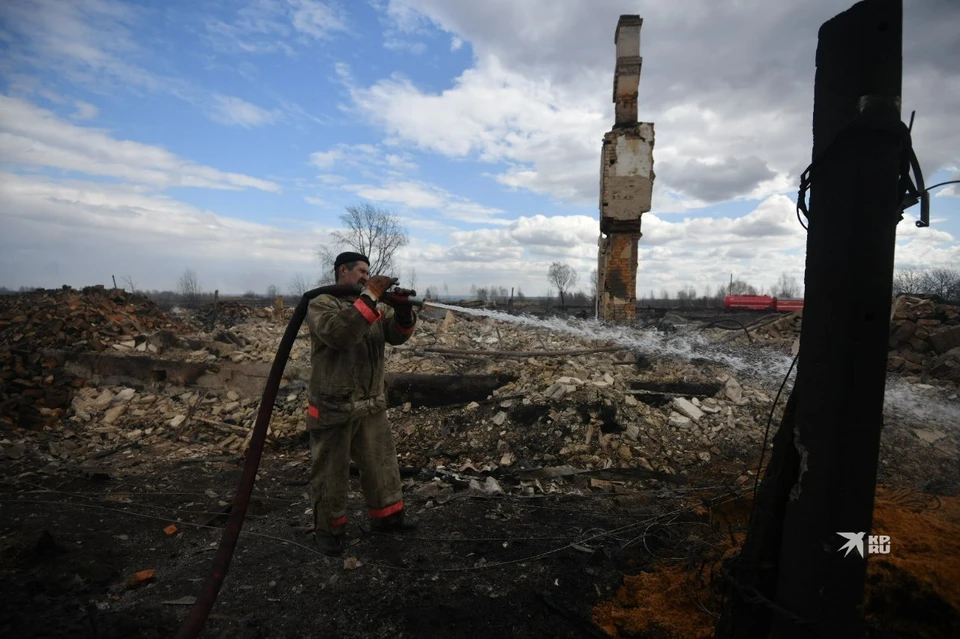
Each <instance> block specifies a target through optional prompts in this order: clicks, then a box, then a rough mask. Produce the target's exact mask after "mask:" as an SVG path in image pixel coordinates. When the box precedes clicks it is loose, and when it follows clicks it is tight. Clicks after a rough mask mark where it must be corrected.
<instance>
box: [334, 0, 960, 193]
mask: <svg viewBox="0 0 960 639" xmlns="http://www.w3.org/2000/svg"><path fill="white" fill-rule="evenodd" d="M958 9H960V7H953V6H952V5H951V6H950V7H948V6H947V5H946V4H944V3H936V4H935V5H928V4H922V3H912V4H911V5H910V7H909V10H907V11H905V12H904V14H905V15H904V17H905V25H904V72H905V75H904V113H909V110H910V109H913V108H916V109H917V111H918V114H919V115H920V117H919V118H918V123H917V126H916V127H915V129H914V131H915V133H914V140H915V146H916V148H917V152H918V154H919V156H920V157H921V161H922V162H923V163H924V167H925V168H926V169H927V170H928V172H931V171H935V170H937V169H939V168H943V167H944V166H946V165H949V164H953V165H956V164H957V161H958V156H957V149H960V128H958V127H955V126H953V125H952V120H953V114H955V113H956V112H957V111H958V110H960V68H958V67H956V65H951V64H950V63H948V62H947V60H949V59H953V58H954V57H956V55H953V53H957V54H960V50H958V49H957V47H956V39H955V37H954V35H953V34H954V33H955V31H956V27H957V25H958V24H960V11H958ZM838 10H839V9H838V8H837V7H836V6H835V4H834V3H832V2H829V1H828V0H821V1H820V2H808V3H799V4H798V3H769V2H760V1H759V0H750V1H747V2H744V3H739V4H737V5H736V6H734V7H731V6H727V5H725V4H723V3H716V2H711V1H708V0H686V1H684V2H673V3H653V4H650V5H649V6H647V5H645V6H644V8H643V16H642V17H643V18H644V26H643V31H642V50H641V55H642V56H643V59H644V64H643V71H642V77H641V81H640V97H639V111H640V118H641V119H642V120H646V121H652V122H654V123H655V125H656V127H657V143H656V146H655V147H654V156H655V159H656V162H657V164H656V166H655V171H656V174H657V183H656V186H655V188H656V189H657V191H656V194H657V195H658V196H659V197H664V195H665V194H666V197H667V198H668V199H667V202H666V205H665V206H662V205H661V204H660V203H659V202H658V201H657V200H656V199H655V201H654V207H658V209H659V210H673V211H682V210H685V209H689V208H693V207H696V206H698V205H702V204H704V203H710V202H720V201H726V200H730V199H762V198H764V197H767V196H768V195H771V194H774V193H784V192H789V191H792V190H793V189H795V188H796V187H795V182H796V179H797V177H798V175H799V172H800V171H801V170H802V169H803V168H804V166H806V164H807V163H808V162H809V157H810V146H811V134H810V118H811V110H812V106H813V100H812V96H813V78H814V71H815V67H814V62H815V51H816V46H817V39H816V34H817V30H818V28H819V26H820V24H821V23H822V22H824V21H825V20H827V19H829V18H831V17H832V16H833V15H835V14H836V13H837V11H838ZM635 11H636V7H635V6H634V3H632V2H610V3H601V4H597V3H595V2H592V1H590V0H571V1H570V2H566V3H564V10H563V11H562V12H558V11H556V10H555V7H554V3H552V2H550V1H549V0H530V1H528V2H522V3H521V2H513V1H512V0H490V1H489V2H470V3H454V2H447V1H445V0H417V2H413V1H412V0H390V2H389V5H388V6H387V7H386V16H387V18H388V19H390V20H392V21H393V22H394V24H395V26H396V28H398V29H400V30H406V31H417V30H422V29H423V28H424V25H434V26H435V27H438V28H440V29H442V30H444V31H446V32H448V33H449V34H450V35H451V37H452V38H455V39H459V40H463V41H468V42H470V43H471V46H472V47H473V51H474V52H475V55H476V58H475V64H474V66H473V67H472V68H469V69H467V70H466V71H464V72H463V73H462V74H461V75H460V76H459V77H458V78H456V79H455V80H454V81H453V86H452V87H450V88H448V89H446V90H443V91H427V90H425V89H422V88H420V87H418V86H416V85H414V84H413V83H412V82H411V81H409V80H406V79H404V78H402V77H399V76H393V77H391V78H388V79H383V80H380V81H377V82H374V83H373V84H372V85H370V86H366V87H353V97H354V100H355V103H356V105H357V106H358V107H359V108H360V109H361V110H362V111H363V113H365V114H366V116H367V117H368V119H370V120H371V121H373V122H376V123H378V124H379V125H381V126H382V127H383V128H384V130H385V131H386V134H387V136H388V139H392V140H399V141H403V142H406V143H411V144H415V145H417V146H418V147H420V148H422V149H426V150H430V151H432V152H434V153H438V154H442V155H446V156H453V157H463V156H468V155H470V156H475V157H477V158H478V159H480V160H481V161H486V162H491V163H497V164H500V163H505V164H507V165H508V168H507V169H506V170H505V171H500V172H498V173H495V175H496V178H497V179H498V180H499V181H500V182H501V183H503V184H506V185H509V186H513V187H516V188H523V189H529V190H532V191H534V192H536V193H545V194H550V195H553V196H555V197H559V198H563V199H564V200H566V201H568V202H571V203H583V204H586V203H591V204H592V203H593V202H595V200H596V195H595V194H596V190H597V178H596V176H597V163H598V156H599V140H600V136H602V134H603V133H604V132H605V131H607V130H608V129H610V128H611V126H612V124H613V109H612V103H611V99H610V87H611V85H612V80H613V78H612V69H613V65H614V60H615V50H614V44H613V32H614V26H615V25H616V22H617V17H618V15H619V14H621V13H633V12H635ZM544 16H550V19H544ZM570 42H576V43H577V46H570V45H569V43H570ZM691 42H697V47H691V46H690V43H691ZM731 43H736V45H735V46H732V45H731Z"/></svg>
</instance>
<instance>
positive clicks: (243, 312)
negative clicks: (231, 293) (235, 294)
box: [192, 300, 283, 332]
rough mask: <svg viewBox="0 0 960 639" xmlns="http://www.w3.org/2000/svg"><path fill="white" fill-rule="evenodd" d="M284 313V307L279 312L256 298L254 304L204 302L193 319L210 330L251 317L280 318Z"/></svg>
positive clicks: (241, 321)
mask: <svg viewBox="0 0 960 639" xmlns="http://www.w3.org/2000/svg"><path fill="white" fill-rule="evenodd" d="M282 315H283V309H282V307H280V309H279V314H278V311H277V309H276V308H275V307H273V306H266V305H264V304H263V300H255V301H254V303H252V304H246V303H244V302H236V301H227V302H213V303H211V304H204V305H203V306H201V307H200V308H198V309H197V310H196V311H194V312H193V314H192V319H193V322H194V323H195V324H196V325H198V326H201V327H203V329H204V330H205V331H208V332H209V331H213V330H216V329H217V328H231V327H233V326H236V325H238V324H242V323H244V322H247V321H249V320H251V319H261V318H279V317H282Z"/></svg>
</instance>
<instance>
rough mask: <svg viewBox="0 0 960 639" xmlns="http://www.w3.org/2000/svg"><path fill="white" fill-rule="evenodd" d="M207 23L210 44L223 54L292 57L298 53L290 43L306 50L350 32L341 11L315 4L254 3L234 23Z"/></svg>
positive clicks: (306, 0)
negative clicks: (313, 44) (321, 41)
mask: <svg viewBox="0 0 960 639" xmlns="http://www.w3.org/2000/svg"><path fill="white" fill-rule="evenodd" d="M205 22H206V31H207V40H208V41H209V42H210V44H211V45H212V46H213V47H214V48H216V49H218V50H220V51H225V52H230V53H238V52H239V53H284V54H286V55H291V56H292V55H295V53H296V49H295V48H294V47H293V46H292V44H291V43H293V44H301V45H304V46H305V45H308V44H309V43H310V42H311V41H319V40H327V39H329V38H330V37H332V36H333V35H335V34H337V33H340V32H345V31H347V30H348V29H349V27H348V25H347V20H346V16H345V13H344V12H343V10H342V9H340V8H338V7H337V6H336V5H334V4H333V3H326V2H317V1H316V0H253V1H252V2H248V3H246V4H244V5H243V6H242V7H241V8H240V9H238V10H237V15H236V19H235V20H234V21H232V22H226V21H223V20H219V19H216V18H208V19H207V20H206V21H205Z"/></svg>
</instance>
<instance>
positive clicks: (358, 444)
mask: <svg viewBox="0 0 960 639" xmlns="http://www.w3.org/2000/svg"><path fill="white" fill-rule="evenodd" d="M359 421H360V424H359V428H358V429H357V432H356V434H355V435H354V436H353V442H352V444H351V447H350V454H351V457H353V461H354V462H356V464H357V468H359V469H360V486H361V488H363V497H364V500H365V501H366V502H367V507H368V508H369V509H370V514H371V515H372V516H381V517H383V516H386V515H383V514H381V513H383V512H386V511H387V510H389V511H390V512H387V514H392V513H393V512H396V511H397V510H400V509H401V508H403V503H402V502H401V499H402V497H403V489H402V487H401V485H400V466H399V465H398V464H397V449H396V447H395V446H394V443H393V433H391V432H390V423H389V421H387V412H386V411H379V412H376V413H374V414H372V415H368V416H367V417H364V418H362V419H361V420H359Z"/></svg>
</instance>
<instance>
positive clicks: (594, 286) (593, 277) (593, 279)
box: [590, 269, 600, 304]
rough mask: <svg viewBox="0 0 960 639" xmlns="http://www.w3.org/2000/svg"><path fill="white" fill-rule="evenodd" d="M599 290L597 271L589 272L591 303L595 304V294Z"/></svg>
mask: <svg viewBox="0 0 960 639" xmlns="http://www.w3.org/2000/svg"><path fill="white" fill-rule="evenodd" d="M599 290H600V282H598V281H597V269H593V270H592V271H590V296H591V297H593V302H594V304H596V302H597V292H598V291H599Z"/></svg>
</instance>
